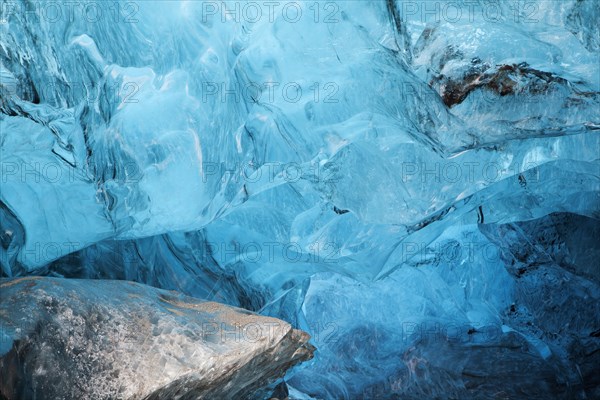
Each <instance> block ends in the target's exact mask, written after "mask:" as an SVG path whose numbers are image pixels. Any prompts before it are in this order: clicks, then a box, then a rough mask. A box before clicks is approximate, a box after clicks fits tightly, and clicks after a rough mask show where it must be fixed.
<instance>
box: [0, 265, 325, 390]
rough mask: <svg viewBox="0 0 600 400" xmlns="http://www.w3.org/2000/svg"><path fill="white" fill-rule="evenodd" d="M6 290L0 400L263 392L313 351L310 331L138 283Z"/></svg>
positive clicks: (7, 286)
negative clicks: (0, 396) (303, 330)
mask: <svg viewBox="0 0 600 400" xmlns="http://www.w3.org/2000/svg"><path fill="white" fill-rule="evenodd" d="M0 287H1V288H2V298H1V303H0V310H1V313H0V315H1V316H0V327H1V328H2V335H3V336H2V349H1V350H2V351H1V358H0V366H1V369H2V381H1V383H0V394H1V395H2V398H4V399H25V398H36V399H83V398H94V399H101V398H111V399H116V398H122V399H176V398H177V399H205V398H206V399H210V398H216V397H219V398H248V397H252V396H254V397H259V396H260V395H259V394H258V393H257V392H259V391H261V390H262V391H264V388H263V386H265V385H267V384H268V383H270V382H273V381H275V380H276V379H277V378H279V377H281V376H282V375H283V374H284V373H285V371H286V370H287V369H288V368H290V367H291V366H293V365H294V364H296V363H298V362H301V361H304V360H307V359H309V358H311V356H312V351H313V347H312V346H311V345H310V344H308V343H307V341H308V339H309V337H308V335H307V334H306V333H305V332H302V331H298V330H295V329H292V328H291V326H290V325H289V324H288V323H286V322H284V321H281V320H278V319H275V318H269V317H263V316H259V315H256V314H254V313H251V312H248V311H246V310H242V309H237V308H233V307H228V306H224V305H222V304H218V303H214V302H204V301H199V300H197V299H193V298H190V297H186V296H182V295H180V294H177V293H174V292H168V291H165V290H158V289H154V288H151V287H148V286H145V285H140V284H138V283H133V282H124V281H102V280H75V279H56V278H33V277H32V278H18V279H12V280H10V279H3V280H2V281H1V283H0ZM266 394H267V393H263V396H264V395H266Z"/></svg>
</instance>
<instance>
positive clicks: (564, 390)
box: [0, 0, 600, 399]
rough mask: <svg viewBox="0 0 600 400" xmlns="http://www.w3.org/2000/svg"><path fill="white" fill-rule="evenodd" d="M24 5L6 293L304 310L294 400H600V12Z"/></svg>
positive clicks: (13, 21) (7, 92)
mask: <svg viewBox="0 0 600 400" xmlns="http://www.w3.org/2000/svg"><path fill="white" fill-rule="evenodd" d="M2 4H3V9H2V12H3V15H2V17H3V18H2V21H3V23H2V24H0V30H1V33H2V34H1V36H0V60H1V64H2V65H1V71H0V78H1V79H0V83H1V88H0V89H1V95H2V101H1V103H0V111H1V114H0V135H1V138H0V146H1V151H2V171H1V172H2V177H1V178H2V189H1V193H0V201H1V202H0V213H1V216H2V219H1V224H2V230H1V233H2V238H1V239H2V242H1V243H2V247H1V251H2V257H1V258H2V260H1V261H2V275H3V276H7V277H11V276H23V275H30V274H34V275H50V276H59V277H67V278H87V279H98V278H102V279H124V280H132V281H137V282H142V283H147V284H150V285H153V286H156V287H159V288H164V289H170V290H177V291H180V292H182V293H185V294H187V295H191V296H194V297H198V298H202V299H208V300H213V301H218V302H221V303H226V304H229V305H233V306H238V307H243V308H247V309H250V310H253V311H256V312H258V313H260V314H263V315H268V316H272V317H276V318H281V319H284V320H286V321H288V322H289V323H291V324H292V325H293V326H294V327H295V328H299V329H303V330H305V331H307V332H309V333H310V334H311V336H312V343H313V344H315V345H316V346H317V348H318V351H317V352H316V354H315V360H314V362H312V363H310V364H304V365H302V366H300V367H298V368H296V369H295V370H294V374H293V375H291V374H290V375H288V376H286V379H285V382H283V383H282V384H281V385H279V386H278V389H277V391H276V392H277V393H278V394H277V396H276V397H285V396H286V395H289V396H290V397H291V398H303V399H309V398H314V399H330V398H336V399H337V398H340V399H360V398H366V399H372V398H390V399H393V398H403V399H404V398H419V399H421V398H482V399H487V398H491V397H494V396H500V397H508V398H513V397H523V396H527V397H528V398H539V399H546V398H568V399H571V398H582V399H585V398H595V397H599V396H600V392H599V391H600V382H598V379H597V378H596V377H595V375H594V374H593V371H594V370H595V369H597V366H598V362H599V360H598V356H597V355H598V354H600V353H598V352H597V351H596V350H597V348H598V346H599V345H600V343H599V340H600V339H599V337H600V334H599V333H598V332H599V331H598V330H599V329H600V312H599V310H598V298H599V297H600V287H599V284H600V282H599V281H598V256H600V254H598V244H597V227H598V225H599V223H598V220H599V219H600V153H599V152H600V150H599V149H600V135H599V133H600V38H599V30H598V29H599V28H598V24H597V21H598V18H599V16H600V5H599V3H598V2H597V1H594V0H564V1H546V0H516V1H510V2H504V1H483V0H481V1H471V0H469V1H467V0H460V1H439V2H430V1H401V0H395V1H394V0H386V1H378V2H369V1H340V2H331V1H323V2H281V4H279V5H277V6H273V7H274V8H269V7H271V6H269V5H268V4H263V3H261V2H211V1H207V2H200V1H169V2H167V1H151V2H131V1H121V2H116V3H114V4H113V3H111V4H110V5H102V4H104V3H98V2H93V1H91V0H90V1H80V2H79V5H77V6H75V8H74V9H73V10H72V12H70V13H69V14H68V15H69V18H67V17H66V15H67V13H68V12H69V9H68V7H67V6H66V5H62V6H60V7H61V8H60V10H61V12H62V14H61V15H62V17H60V18H50V17H49V16H51V15H55V14H50V12H51V11H55V10H56V9H55V8H53V7H56V6H55V5H53V4H59V5H60V4H62V3H60V2H59V3H56V2H50V1H41V2H23V3H12V2H6V1H5V2H3V3H2ZM256 7H258V10H259V12H260V14H256V10H257V9H256ZM86 10H87V11H86ZM99 13H100V14H99ZM71 14H72V15H71ZM71 17H72V18H71Z"/></svg>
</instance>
